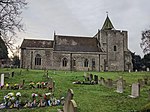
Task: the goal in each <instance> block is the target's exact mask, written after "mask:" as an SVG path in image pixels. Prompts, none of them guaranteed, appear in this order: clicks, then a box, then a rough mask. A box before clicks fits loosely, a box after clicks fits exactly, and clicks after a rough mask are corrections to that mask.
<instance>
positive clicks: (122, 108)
mask: <svg viewBox="0 0 150 112" xmlns="http://www.w3.org/2000/svg"><path fill="white" fill-rule="evenodd" d="M20 70H21V69H10V68H9V69H0V72H12V71H15V75H14V77H10V78H9V79H5V83H6V82H7V83H8V82H9V83H11V84H15V83H22V80H25V86H26V87H28V85H29V83H30V81H34V82H38V81H40V82H42V81H47V79H46V78H44V77H43V74H44V71H43V70H29V71H27V70H26V69H22V72H21V74H20ZM89 73H92V74H94V75H95V74H96V75H98V76H99V77H104V78H105V79H108V78H111V79H113V80H117V79H118V78H119V77H120V76H123V79H125V80H126V83H127V86H126V88H125V90H124V93H122V94H119V93H116V92H115V90H116V88H107V87H105V86H102V85H80V84H72V82H73V81H77V80H80V81H83V80H84V78H83V75H84V72H70V71H55V73H54V71H52V70H51V71H50V70H49V72H48V74H49V77H52V78H53V79H54V80H55V85H56V87H55V92H54V95H55V97H56V98H60V97H61V96H66V92H67V90H68V89H69V88H71V89H73V91H74V100H75V101H76V103H77V106H78V112H135V111H136V110H140V109H141V108H142V107H143V106H144V105H145V104H147V103H148V102H149V101H148V90H149V89H150V86H148V85H147V86H144V87H142V88H141V89H140V97H139V98H136V99H132V98H129V97H128V95H130V94H131V86H130V85H131V84H132V83H134V82H137V80H138V79H140V78H143V77H145V76H148V75H149V76H150V72H149V73H148V72H131V73H127V72H89ZM0 91H1V92H0V102H3V97H4V96H5V95H6V94H7V93H9V92H14V93H16V92H18V91H19V92H21V94H22V97H21V98H22V100H31V94H32V93H33V92H34V93H40V94H44V93H46V92H48V90H47V89H44V90H43V89H24V90H6V89H2V90H0ZM58 108H62V106H55V107H41V108H33V109H29V108H27V109H20V110H19V111H21V112H57V109H58ZM2 111H18V110H16V109H9V110H2Z"/></svg>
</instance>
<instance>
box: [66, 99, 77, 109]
mask: <svg viewBox="0 0 150 112" xmlns="http://www.w3.org/2000/svg"><path fill="white" fill-rule="evenodd" d="M64 112H65V111H64ZM68 112H77V104H76V102H75V101H74V100H71V101H70V103H69V111H68Z"/></svg>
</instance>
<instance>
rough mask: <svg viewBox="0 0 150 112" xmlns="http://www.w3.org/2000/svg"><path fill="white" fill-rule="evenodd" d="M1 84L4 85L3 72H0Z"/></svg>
mask: <svg viewBox="0 0 150 112" xmlns="http://www.w3.org/2000/svg"><path fill="white" fill-rule="evenodd" d="M1 86H4V74H1Z"/></svg>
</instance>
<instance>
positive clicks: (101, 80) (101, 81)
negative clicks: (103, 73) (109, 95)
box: [100, 77, 105, 86]
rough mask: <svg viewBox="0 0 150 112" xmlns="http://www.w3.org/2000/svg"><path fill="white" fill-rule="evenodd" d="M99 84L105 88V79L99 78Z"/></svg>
mask: <svg viewBox="0 0 150 112" xmlns="http://www.w3.org/2000/svg"><path fill="white" fill-rule="evenodd" d="M100 84H101V85H103V86H105V79H104V78H103V77H101V78H100Z"/></svg>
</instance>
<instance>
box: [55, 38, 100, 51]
mask: <svg viewBox="0 0 150 112" xmlns="http://www.w3.org/2000/svg"><path fill="white" fill-rule="evenodd" d="M54 41H55V45H54V51H70V52H99V51H101V50H100V49H99V48H98V47H97V40H96V38H92V37H77V36H62V35H55V40H54Z"/></svg>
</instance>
